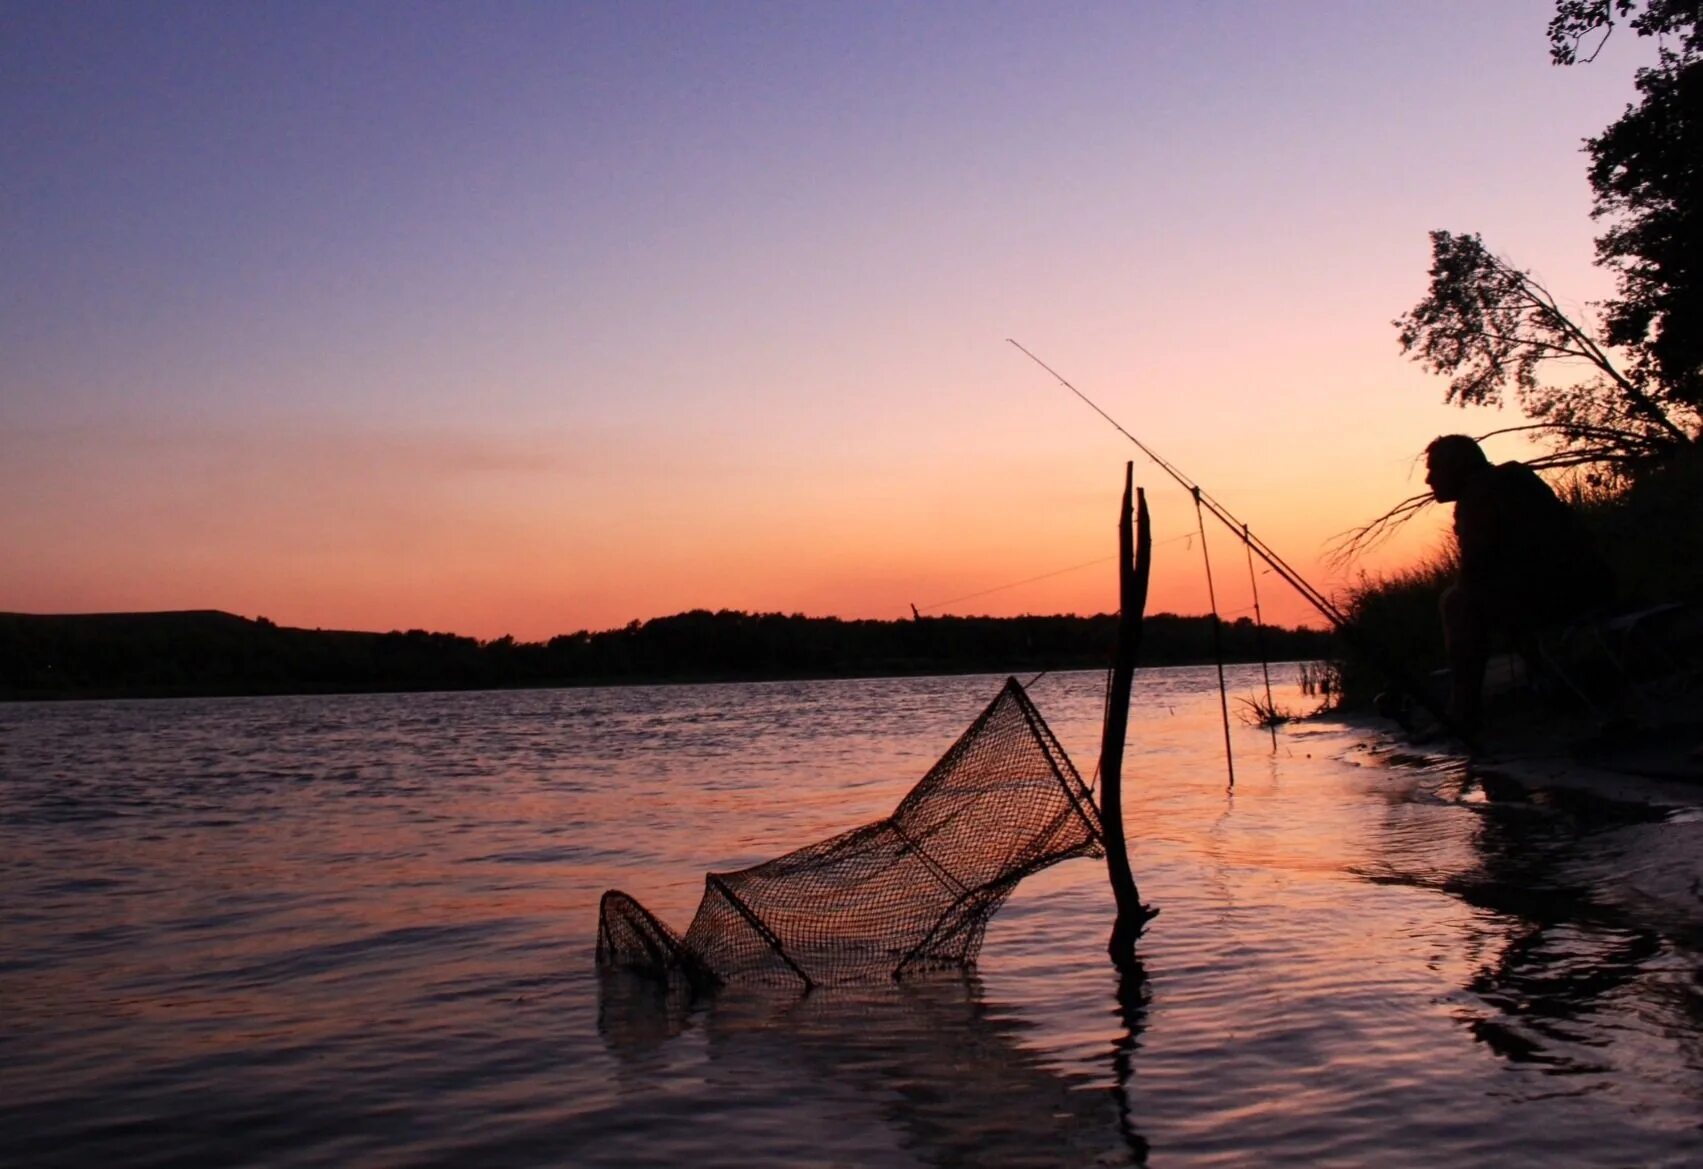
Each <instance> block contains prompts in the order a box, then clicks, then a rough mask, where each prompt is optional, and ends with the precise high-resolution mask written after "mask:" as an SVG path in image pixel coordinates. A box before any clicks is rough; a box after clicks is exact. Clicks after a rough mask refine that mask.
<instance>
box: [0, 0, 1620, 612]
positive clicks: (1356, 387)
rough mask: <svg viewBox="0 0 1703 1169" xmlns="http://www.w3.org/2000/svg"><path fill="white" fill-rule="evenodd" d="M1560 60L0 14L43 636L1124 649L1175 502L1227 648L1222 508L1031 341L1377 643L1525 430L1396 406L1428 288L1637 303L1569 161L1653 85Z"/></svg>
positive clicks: (5, 535) (0, 171) (1435, 52)
mask: <svg viewBox="0 0 1703 1169" xmlns="http://www.w3.org/2000/svg"><path fill="white" fill-rule="evenodd" d="M1550 9H1551V5H1550V4H1549V3H1547V2H1545V0H1499V2H1498V3H1495V4H1484V3H1482V2H1455V0H1427V2H1425V3H1417V4H1367V3H1364V2H1363V0H1340V2H1335V0H1307V2H1299V0H1297V2H1291V3H1279V2H1276V0H1272V2H1266V3H1255V2H1251V0H1250V2H1246V3H1226V2H1217V0H1202V2H1198V3H1193V2H1191V3H1163V4H1161V3H1152V2H1148V0H1126V2H1124V3H1115V4H1114V3H1108V4H1099V3H1072V4H1064V5H1055V4H1040V3H1020V4H1010V3H976V4H961V3H939V4H914V3H907V4H888V3H878V2H868V0H864V2H858V3H849V4H840V3H826V2H807V3H773V4H746V3H699V4H686V3H670V4H650V3H638V2H633V3H626V2H624V3H619V4H615V3H606V4H590V5H581V4H570V3H549V4H512V3H490V4H479V5H452V4H427V3H420V4H410V5H402V4H394V5H393V4H380V3H364V4H353V5H346V4H315V3H290V4H262V3H256V4H241V5H220V4H193V5H174V4H166V3H150V4H128V3H121V4H101V3H88V4H76V5H67V4H53V3H46V2H31V3H16V2H13V0H0V499H3V500H4V501H5V502H4V505H3V506H0V549H4V551H3V552H0V610H7V611H24V612H87V611H115V610H116V611H135V610H154V609H188V608H217V609H225V610H228V611H231V612H236V613H240V614H242V615H244V616H249V617H257V616H265V617H268V618H270V619H271V620H273V621H276V622H278V623H280V624H286V625H299V626H306V627H309V628H315V627H317V628H327V629H333V628H337V629H374V630H386V629H409V628H426V629H433V630H444V631H451V632H456V633H462V634H467V635H471V636H476V637H480V638H491V637H497V636H500V635H503V634H513V635H514V636H516V637H517V638H520V639H522V640H540V639H545V638H549V637H551V636H553V635H555V634H558V633H566V632H572V631H575V630H579V629H591V630H597V629H605V628H612V627H617V626H620V625H624V624H626V623H627V622H629V621H632V620H641V621H642V620H646V619H649V618H652V617H657V616H663V615H667V614H671V613H675V612H680V611H684V610H688V609H695V608H708V609H722V608H731V609H743V610H748V611H755V612H773V611H779V612H787V613H805V614H808V615H812V616H829V615H835V616H841V617H846V618H861V617H873V618H897V617H902V616H908V615H909V614H910V611H911V606H912V605H913V604H914V605H916V606H917V607H918V608H919V609H920V610H921V611H922V612H923V613H924V614H925V615H933V614H948V613H960V614H994V615H1009V614H1020V613H1067V612H1076V613H1096V612H1106V611H1110V610H1112V609H1114V608H1115V607H1116V586H1115V578H1114V572H1115V565H1114V563H1113V553H1114V551H1115V546H1116V545H1115V539H1116V536H1115V525H1116V520H1117V505H1118V497H1119V495H1120V493H1121V490H1122V482H1123V467H1124V463H1125V461H1126V460H1129V459H1135V460H1137V466H1136V481H1137V483H1138V484H1141V485H1143V486H1145V487H1146V488H1147V489H1148V495H1149V502H1150V506H1151V509H1152V512H1153V532H1154V539H1155V542H1156V550H1155V563H1154V576H1153V585H1152V591H1151V596H1150V603H1149V610H1150V611H1161V610H1168V611H1174V612H1184V613H1199V612H1205V611H1206V609H1207V595H1206V584H1205V574H1204V569H1203V564H1202V557H1201V546H1200V539H1199V536H1198V535H1197V534H1195V533H1196V517H1195V512H1194V507H1193V503H1192V500H1191V499H1190V497H1189V496H1188V495H1187V493H1185V492H1184V491H1183V490H1182V489H1180V488H1179V487H1177V486H1176V485H1175V484H1173V483H1171V482H1170V480H1168V479H1167V478H1166V477H1165V476H1164V474H1163V473H1162V472H1161V471H1159V470H1158V469H1157V468H1156V467H1154V466H1153V465H1152V464H1151V463H1148V462H1146V461H1145V460H1144V459H1143V457H1142V455H1141V454H1140V452H1139V451H1137V450H1136V449H1135V448H1134V447H1133V446H1131V445H1130V444H1129V443H1128V441H1127V440H1126V439H1124V438H1123V437H1122V436H1121V435H1119V434H1118V433H1117V431H1116V430H1115V429H1113V427H1111V426H1110V425H1109V424H1107V423H1106V422H1105V421H1104V420H1103V419H1101V418H1100V417H1099V416H1098V415H1096V414H1095V413H1094V412H1093V411H1092V410H1090V409H1089V408H1088V407H1087V406H1085V405H1084V404H1083V403H1082V402H1080V401H1079V400H1077V399H1076V398H1075V397H1074V396H1072V395H1071V394H1070V393H1069V392H1068V391H1067V390H1065V389H1064V388H1062V387H1061V386H1060V385H1059V384H1058V383H1057V382H1056V381H1054V380H1053V379H1052V378H1051V377H1050V376H1049V375H1047V374H1046V373H1045V371H1043V370H1041V369H1040V368H1039V367H1037V366H1036V365H1035V364H1034V363H1032V362H1031V361H1030V360H1029V359H1027V358H1026V357H1024V356H1023V354H1022V353H1020V352H1019V351H1018V350H1017V349H1015V348H1014V347H1013V346H1012V345H1010V344H1008V343H1007V338H1014V339H1016V340H1018V341H1020V342H1021V343H1022V344H1023V345H1024V346H1026V347H1028V348H1029V349H1031V350H1032V351H1034V352H1035V353H1036V354H1038V355H1039V356H1040V357H1041V358H1043V359H1044V360H1045V361H1046V362H1047V363H1048V364H1049V365H1051V366H1052V367H1054V368H1055V369H1056V370H1058V372H1059V373H1060V374H1062V375H1063V376H1064V377H1066V378H1068V379H1069V380H1070V381H1071V382H1072V383H1074V384H1075V385H1076V386H1077V387H1078V388H1079V389H1081V390H1082V392H1083V393H1085V394H1087V395H1088V396H1089V397H1091V398H1093V399H1094V400H1095V401H1096V402H1097V403H1098V404H1099V406H1100V407H1101V408H1102V409H1104V410H1105V411H1106V412H1107V413H1108V414H1110V415H1112V416H1113V417H1114V418H1116V419H1117V420H1118V421H1119V422H1120V423H1122V425H1123V426H1124V427H1125V428H1126V429H1128V430H1129V431H1131V432H1132V433H1134V434H1136V435H1137V436H1139V437H1140V438H1141V439H1142V441H1143V442H1144V443H1146V444H1147V445H1148V446H1149V447H1151V448H1153V449H1154V450H1156V451H1158V452H1159V453H1160V454H1161V455H1163V456H1164V457H1165V458H1167V459H1168V460H1170V461H1171V462H1172V463H1173V464H1175V465H1176V466H1178V467H1179V468H1181V469H1182V470H1183V471H1184V472H1185V473H1186V474H1187V475H1188V476H1190V477H1192V479H1194V480H1195V481H1197V482H1199V483H1200V484H1201V485H1203V486H1204V487H1205V489H1206V490H1207V491H1208V492H1209V493H1210V494H1211V495H1213V496H1214V497H1215V498H1217V499H1218V500H1219V501H1220V502H1221V503H1222V504H1224V505H1225V506H1226V507H1228V508H1229V509H1230V510H1231V511H1232V512H1234V513H1235V514H1236V515H1237V516H1238V517H1239V518H1240V519H1242V520H1243V521H1245V522H1247V523H1248V524H1249V525H1250V526H1251V528H1252V530H1253V531H1254V532H1255V533H1256V534H1257V535H1259V536H1260V537H1261V538H1262V539H1263V540H1264V541H1265V542H1266V543H1267V544H1269V545H1271V546H1273V547H1275V548H1276V549H1277V550H1278V551H1279V552H1280V553H1282V555H1283V556H1284V557H1285V558H1286V559H1287V560H1288V561H1289V562H1290V563H1291V564H1293V565H1294V566H1295V567H1296V568H1298V569H1299V570H1300V571H1301V572H1302V573H1303V574H1304V575H1306V576H1307V577H1308V578H1309V579H1310V580H1312V581H1313V583H1314V584H1316V585H1318V586H1319V587H1320V588H1322V589H1325V590H1326V591H1327V592H1334V591H1336V590H1340V589H1342V588H1345V587H1347V586H1349V585H1351V584H1352V583H1353V582H1354V580H1355V579H1356V578H1357V576H1358V574H1360V573H1367V572H1369V573H1377V572H1382V571H1388V570H1390V569H1392V568H1395V567H1399V566H1400V565H1402V564H1404V563H1408V562H1411V561H1412V560H1414V559H1415V558H1417V557H1421V556H1424V555H1426V554H1428V553H1429V552H1430V551H1432V550H1433V549H1435V548H1436V547H1437V546H1438V545H1439V541H1440V539H1441V532H1442V530H1443V529H1442V525H1443V524H1445V523H1446V520H1447V516H1446V514H1445V513H1444V509H1441V508H1431V509H1428V510H1427V512H1426V513H1425V515H1424V517H1423V518H1422V519H1421V520H1419V521H1417V522H1415V523H1414V524H1412V525H1410V526H1409V528H1408V530H1407V531H1405V532H1404V533H1403V534H1402V535H1401V536H1399V537H1398V538H1397V539H1396V540H1394V541H1392V542H1391V543H1390V544H1389V545H1387V546H1386V547H1384V548H1383V549H1381V550H1380V551H1379V552H1378V553H1377V554H1375V555H1374V556H1372V557H1369V558H1367V559H1365V560H1363V561H1361V562H1359V563H1357V564H1355V565H1352V566H1347V567H1343V566H1337V565H1333V564H1331V563H1328V562H1327V561H1326V560H1325V559H1324V555H1325V553H1326V552H1327V550H1328V549H1329V547H1330V545H1331V543H1332V541H1333V538H1334V537H1336V536H1337V535H1338V534H1340V533H1342V532H1343V531H1345V530H1346V529H1349V528H1351V527H1354V526H1355V525H1357V524H1360V523H1364V522H1365V521H1367V520H1370V519H1371V518H1373V517H1375V516H1376V515H1378V514H1379V513H1381V512H1382V511H1384V510H1385V509H1386V508H1388V507H1389V506H1391V505H1393V504H1395V503H1396V502H1398V501H1400V500H1401V499H1403V498H1405V497H1406V496H1408V495H1411V494H1414V493H1416V492H1419V491H1421V490H1423V483H1422V478H1423V471H1422V468H1421V467H1420V466H1419V465H1418V463H1417V462H1416V459H1417V456H1418V455H1419V453H1420V452H1421V451H1422V450H1423V448H1424V446H1425V444H1426V442H1428V441H1429V440H1430V439H1431V438H1432V437H1434V436H1435V435H1437V434H1440V433H1448V432H1454V431H1464V432H1467V433H1483V432H1487V431H1489V430H1492V429H1494V428H1497V427H1500V426H1509V425H1517V424H1518V423H1519V422H1520V421H1521V420H1522V419H1521V418H1520V417H1519V415H1517V414H1516V413H1514V412H1513V411H1511V410H1503V411H1494V410H1488V409H1474V410H1470V411H1461V410H1458V409H1456V408H1453V407H1447V406H1444V405H1443V403H1442V399H1443V392H1444V388H1445V386H1444V382H1443V380H1442V379H1440V378H1438V377H1436V376H1434V375H1429V374H1427V373H1426V372H1425V371H1424V370H1422V369H1421V368H1419V367H1418V366H1416V365H1414V364H1412V363H1411V362H1409V361H1408V360H1406V359H1405V358H1404V357H1403V356H1402V355H1401V353H1400V351H1399V347H1398V345H1397V342H1396V334H1395V330H1394V329H1393V328H1392V326H1391V323H1390V322H1391V321H1392V320H1393V319H1394V318H1395V317H1397V316H1399V315H1400V314H1401V313H1402V312H1403V311H1405V310H1406V309H1407V308H1409V307H1410V306H1411V305H1412V304H1413V303H1414V302H1416V301H1417V300H1418V299H1419V298H1420V297H1421V296H1423V295H1424V292H1425V285H1426V275H1425V273H1426V268H1427V266H1428V262H1429V243H1428V239H1427V234H1426V233H1427V232H1428V231H1429V230H1431V229H1434V228H1446V229H1449V230H1453V231H1477V232H1480V233H1482V234H1483V236H1484V238H1485V240H1486V242H1487V243H1488V244H1489V245H1490V246H1491V248H1492V249H1493V250H1495V251H1497V252H1498V253H1500V254H1502V255H1504V256H1507V257H1508V258H1510V259H1511V260H1513V261H1514V262H1515V263H1516V264H1518V265H1519V266H1521V267H1524V268H1527V269H1531V270H1533V271H1534V272H1535V273H1536V274H1537V275H1538V276H1539V277H1540V278H1542V279H1543V280H1544V281H1545V283H1546V284H1548V285H1549V286H1550V287H1551V289H1552V290H1553V291H1555V292H1556V293H1557V294H1559V295H1560V297H1561V298H1562V299H1563V301H1564V302H1565V303H1568V304H1571V305H1573V306H1575V307H1576V308H1577V309H1578V310H1579V311H1580V312H1581V313H1582V314H1584V315H1587V316H1588V315H1589V302H1591V301H1593V300H1597V299H1601V298H1602V297H1604V296H1606V295H1608V294H1609V293H1610V292H1611V290H1612V286H1611V283H1610V281H1609V279H1608V277H1607V276H1606V275H1605V274H1604V273H1602V272H1601V271H1599V270H1597V269H1596V268H1594V267H1593V266H1592V264H1591V259H1592V242H1591V241H1592V237H1593V235H1594V234H1595V232H1596V231H1597V230H1598V229H1599V226H1600V225H1595V224H1593V223H1592V222H1591V220H1590V218H1589V211H1590V192H1589V188H1588V186H1587V183H1586V179H1585V159H1584V157H1583V155H1582V154H1581V153H1580V145H1581V141H1582V139H1584V138H1585V137H1586V136H1588V135H1590V134H1594V133H1597V132H1599V131H1600V130H1601V129H1602V128H1603V127H1604V126H1605V125H1606V124H1607V123H1608V122H1610V121H1612V120H1613V119H1614V118H1615V117H1616V116H1618V114H1619V113H1620V111H1621V110H1622V109H1623V108H1624V106H1625V105H1626V103H1627V102H1628V101H1629V100H1630V99H1631V97H1632V96H1633V91H1632V86H1631V77H1632V70H1633V68H1634V67H1635V66H1636V65H1637V64H1640V63H1643V62H1644V61H1645V60H1646V58H1647V57H1648V56H1649V46H1648V45H1646V44H1642V43H1640V42H1638V41H1637V39H1636V38H1634V37H1632V36H1630V35H1628V34H1626V33H1624V32H1622V33H1620V34H1617V36H1616V37H1615V38H1613V39H1611V41H1610V42H1609V44H1608V45H1607V46H1606V47H1605V49H1604V51H1603V53H1602V54H1601V55H1600V56H1599V58H1598V59H1597V61H1596V62H1595V63H1593V64H1591V65H1588V66H1576V67H1573V68H1570V69H1564V68H1558V67H1555V66H1552V65H1551V64H1550V63H1549V59H1548V51H1547V50H1548V45H1547V42H1546V40H1545V38H1544V26H1545V24H1546V23H1547V20H1548V17H1549V14H1550ZM1487 449H1488V450H1489V452H1490V454H1491V455H1492V456H1493V457H1495V458H1513V457H1520V456H1521V455H1524V454H1528V453H1530V452H1529V451H1528V450H1526V449H1525V448H1522V447H1521V446H1520V445H1519V444H1518V443H1517V442H1515V441H1513V440H1493V441H1491V442H1490V443H1487ZM1207 522H1208V523H1211V520H1210V518H1209V519H1208V521H1207ZM1207 535H1208V543H1207V548H1208V551H1209V553H1210V555H1211V557H1212V566H1213V574H1214V581H1215V585H1216V592H1217V600H1218V608H1219V611H1220V612H1221V613H1222V614H1224V615H1225V616H1226V617H1230V616H1236V615H1241V614H1243V613H1246V612H1247V611H1248V610H1249V607H1250V606H1251V604H1252V601H1253V598H1254V592H1253V588H1252V586H1251V585H1250V579H1249V576H1250V574H1249V569H1248V566H1247V563H1246V558H1245V554H1244V552H1243V550H1242V549H1241V547H1240V546H1239V544H1237V543H1236V542H1234V541H1233V540H1231V539H1230V538H1229V537H1228V535H1227V534H1226V533H1224V532H1223V531H1222V530H1218V531H1212V530H1209V531H1208V533H1207ZM1255 579H1256V580H1257V581H1258V582H1259V584H1258V588H1259V594H1258V596H1259V601H1260V603H1261V606H1262V610H1263V613H1264V615H1265V617H1266V618H1267V619H1268V620H1275V621H1279V622H1283V623H1296V622H1307V623H1310V624H1317V623H1318V619H1317V617H1316V615H1314V614H1312V612H1311V610H1309V609H1308V608H1307V607H1306V605H1305V603H1304V602H1302V601H1301V600H1300V599H1299V598H1298V597H1295V596H1294V595H1292V594H1290V593H1289V592H1288V590H1287V589H1286V588H1285V586H1283V585H1282V584H1281V583H1280V582H1279V581H1278V580H1277V579H1276V578H1275V577H1274V576H1271V575H1269V574H1266V573H1261V574H1259V575H1258V576H1257V577H1256V578H1255Z"/></svg>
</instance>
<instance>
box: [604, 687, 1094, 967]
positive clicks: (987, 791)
mask: <svg viewBox="0 0 1703 1169" xmlns="http://www.w3.org/2000/svg"><path fill="white" fill-rule="evenodd" d="M1100 848H1101V835H1100V818H1099V814H1098V813H1097V812H1096V810H1095V808H1094V800H1093V796H1092V795H1091V794H1090V792H1089V791H1088V789H1087V787H1086V786H1085V785H1084V784H1083V782H1082V779H1081V777H1080V776H1079V775H1077V773H1076V769H1075V768H1074V767H1073V766H1071V763H1070V760H1069V758H1067V757H1066V755H1065V753H1064V749H1063V748H1062V747H1060V746H1059V743H1058V740H1057V739H1056V738H1054V737H1053V733H1052V731H1051V730H1049V729H1048V728H1047V725H1046V723H1044V722H1043V721H1042V720H1041V716H1040V713H1039V712H1038V711H1036V709H1035V707H1034V705H1033V704H1032V703H1031V702H1030V701H1029V696H1028V695H1027V694H1026V693H1024V691H1023V687H1022V686H1021V685H1019V684H1018V682H1017V680H1016V679H1015V678H1010V679H1007V680H1006V683H1005V686H1004V688H1003V689H1002V690H1001V691H1000V692H999V695H998V696H997V697H996V698H995V699H994V700H993V702H991V703H990V704H989V705H988V707H987V709H986V710H984V711H982V713H981V714H980V715H979V716H978V717H977V718H976V721H975V722H973V723H972V724H971V725H970V728H969V729H968V730H967V731H965V732H964V734H963V735H962V736H961V737H960V738H959V739H958V741H957V742H956V743H954V744H953V745H952V747H951V748H950V749H949V750H948V751H947V752H946V754H945V755H943V756H941V759H940V762H938V763H936V764H935V765H934V767H933V768H931V769H930V770H929V772H928V774H927V775H925V776H923V778H922V780H921V781H920V782H919V783H918V784H917V785H916V786H915V787H914V788H912V789H911V791H910V793H909V794H908V795H906V796H905V798H904V799H903V800H901V801H900V803H899V806H898V808H896V809H895V810H894V812H893V814H892V815H890V816H888V817H886V818H885V819H882V820H877V821H875V822H873V823H870V824H865V825H864V826H863V827H861V828H854V829H852V830H851V831H850V832H845V833H842V834H840V835H838V836H834V837H830V838H829V839H827V840H823V841H821V842H819V843H817V844H812V845H808V846H806V847H804V848H801V849H798V850H797V851H795V852H790V853H787V854H786V855H785V856H782V857H777V858H776V859H774V860H771V861H766V862H764V863H763V864H760V865H757V866H755V867H753V868H749V869H741V870H739V871H738V872H730V873H710V874H709V875H708V876H707V877H705V878H704V896H703V900H702V901H701V902H700V903H699V905H698V912H697V914H696V916H694V917H693V919H692V924H691V925H690V926H689V927H688V928H687V930H686V933H685V936H684V937H682V936H680V935H678V934H675V933H674V932H673V931H672V930H670V929H669V928H668V927H667V926H666V925H664V924H663V923H662V922H661V921H659V920H658V919H657V918H656V917H655V916H654V915H653V914H651V913H650V912H649V911H648V910H646V909H645V908H644V907H643V906H642V905H640V904H639V903H638V902H637V901H635V900H634V899H633V898H631V897H629V896H627V895H626V894H625V893H621V892H619V891H617V890H613V889H612V890H610V891H609V892H607V893H605V894H604V895H603V902H602V905H601V906H600V908H599V912H598V926H597V961H598V964H599V965H601V966H604V967H606V968H626V969H632V970H637V971H641V972H643V973H647V974H650V975H652V976H655V977H658V978H669V977H671V976H674V975H683V976H685V977H687V978H689V979H691V980H692V981H694V982H703V983H715V982H725V981H734V980H738V981H762V982H794V983H802V984H803V985H804V986H806V987H809V986H814V985H819V984H829V983H843V982H857V981H863V980H868V979H872V978H886V977H893V978H899V977H902V976H903V975H904V974H906V973H907V972H909V971H912V970H915V969H920V968H924V967H939V966H968V965H971V964H973V963H974V962H975V960H976V955H977V953H978V952H979V951H980V950H981V945H982V937H983V934H984V933H985V932H986V929H987V923H988V919H989V918H991V917H992V916H993V914H994V912H995V911H996V910H998V909H999V907H1000V906H1001V905H1003V904H1004V903H1005V899H1006V898H1007V897H1008V896H1010V894H1011V891H1012V889H1014V888H1015V887H1016V885H1017V882H1018V881H1020V880H1022V879H1023V878H1024V877H1026V876H1028V875H1029V874H1030V873H1033V872H1036V871H1037V870H1039V869H1043V868H1046V867H1047V866H1048V865H1051V864H1054V863H1056V862H1058V861H1061V860H1064V859H1065V858H1067V857H1073V856H1098V855H1100Z"/></svg>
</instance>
